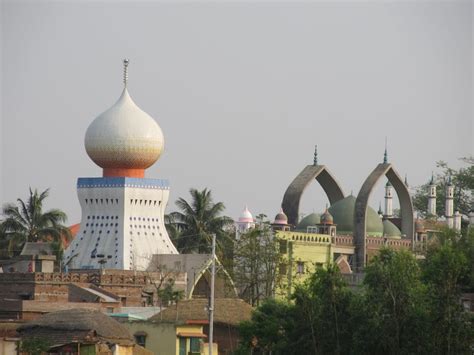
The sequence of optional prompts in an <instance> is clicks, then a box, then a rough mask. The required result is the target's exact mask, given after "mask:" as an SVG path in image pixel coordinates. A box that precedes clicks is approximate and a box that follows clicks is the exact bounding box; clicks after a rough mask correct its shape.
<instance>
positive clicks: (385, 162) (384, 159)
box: [383, 137, 388, 164]
mask: <svg viewBox="0 0 474 355" xmlns="http://www.w3.org/2000/svg"><path fill="white" fill-rule="evenodd" d="M387 162H388V154H387V137H385V152H384V153H383V163H384V164H387Z"/></svg>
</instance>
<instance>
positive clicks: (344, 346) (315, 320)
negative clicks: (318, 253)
mask: <svg viewBox="0 0 474 355" xmlns="http://www.w3.org/2000/svg"><path fill="white" fill-rule="evenodd" d="M355 297H356V295H355V294H353V293H352V292H351V291H350V289H349V288H348V287H347V284H346V282H345V281H344V279H343V278H342V275H341V273H340V271H339V268H338V267H337V265H335V264H334V265H328V266H327V268H326V269H323V268H318V269H316V272H315V273H314V274H312V275H311V277H310V279H309V280H308V282H306V283H305V284H304V285H303V286H298V287H297V288H296V290H295V292H294V294H293V299H294V302H295V307H294V310H295V314H294V317H295V320H299V321H298V322H295V330H294V332H293V333H292V335H291V338H292V345H293V346H294V347H296V348H298V349H299V350H301V353H305V354H311V353H314V354H330V353H331V354H347V353H350V352H351V346H352V344H351V338H352V326H351V304H352V302H353V299H354V298H355Z"/></svg>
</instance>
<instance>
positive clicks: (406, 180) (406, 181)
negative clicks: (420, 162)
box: [405, 174, 408, 187]
mask: <svg viewBox="0 0 474 355" xmlns="http://www.w3.org/2000/svg"><path fill="white" fill-rule="evenodd" d="M405 186H406V187H408V177H407V174H405Z"/></svg>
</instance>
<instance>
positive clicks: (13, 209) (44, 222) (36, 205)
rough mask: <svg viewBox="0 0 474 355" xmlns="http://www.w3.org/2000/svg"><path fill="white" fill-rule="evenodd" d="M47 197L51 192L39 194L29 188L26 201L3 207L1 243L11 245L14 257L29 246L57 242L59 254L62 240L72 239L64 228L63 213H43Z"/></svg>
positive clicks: (56, 211) (52, 210) (52, 211)
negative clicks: (25, 245)
mask: <svg viewBox="0 0 474 355" xmlns="http://www.w3.org/2000/svg"><path fill="white" fill-rule="evenodd" d="M48 195H49V189H46V190H44V191H43V192H41V193H39V192H38V191H37V190H36V189H35V190H34V191H33V190H32V189H31V188H30V195H29V197H28V199H27V200H26V201H23V200H22V199H20V198H19V199H18V200H17V204H13V203H7V204H5V205H4V206H3V208H2V215H3V218H2V220H1V222H0V239H1V240H2V242H3V243H7V244H8V250H9V251H10V253H11V254H13V255H16V254H19V253H20V252H21V249H22V248H23V246H24V244H25V243H26V242H54V243H55V244H56V247H57V250H58V251H59V252H60V251H62V238H65V239H67V240H69V239H70V238H71V231H70V230H69V228H67V227H66V226H64V225H63V223H65V222H66V221H67V216H66V214H65V213H64V212H63V211H61V210H59V209H51V210H48V211H46V212H44V211H43V203H44V200H45V199H46V198H47V197H48Z"/></svg>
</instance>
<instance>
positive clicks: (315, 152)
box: [313, 145, 318, 165]
mask: <svg viewBox="0 0 474 355" xmlns="http://www.w3.org/2000/svg"><path fill="white" fill-rule="evenodd" d="M313 165H318V145H315V146H314V158H313Z"/></svg>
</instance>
